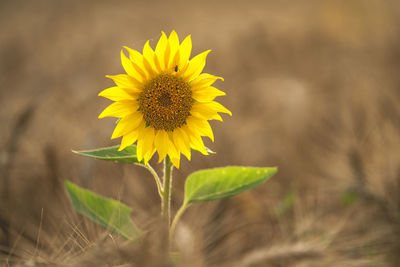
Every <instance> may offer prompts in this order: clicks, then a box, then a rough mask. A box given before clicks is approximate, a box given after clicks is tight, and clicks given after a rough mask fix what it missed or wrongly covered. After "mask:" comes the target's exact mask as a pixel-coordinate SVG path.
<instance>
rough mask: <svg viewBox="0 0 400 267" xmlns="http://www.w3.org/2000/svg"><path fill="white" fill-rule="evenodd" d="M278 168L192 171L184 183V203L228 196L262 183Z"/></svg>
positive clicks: (237, 167) (227, 168)
mask: <svg viewBox="0 0 400 267" xmlns="http://www.w3.org/2000/svg"><path fill="white" fill-rule="evenodd" d="M277 171H278V169H277V168H276V167H273V168H255V167H239V166H232V167H223V168H216V169H208V170H201V171H197V172H194V173H192V174H190V175H189V177H188V178H187V179H186V183H185V199H184V205H187V204H189V203H193V202H201V201H211V200H217V199H221V198H226V197H230V196H233V195H236V194H239V193H241V192H243V191H246V190H249V189H251V188H254V187H256V186H257V185H259V184H261V183H263V182H264V181H266V180H267V179H268V178H270V177H271V176H272V175H274V174H275V173H276V172H277Z"/></svg>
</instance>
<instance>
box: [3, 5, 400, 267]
mask: <svg viewBox="0 0 400 267" xmlns="http://www.w3.org/2000/svg"><path fill="white" fill-rule="evenodd" d="M0 25H1V34H0V59H1V61H0V84H1V89H0V149H1V151H0V153H1V154H0V197H1V201H0V212H1V213H0V262H1V264H2V265H4V266H15V265H25V266H42V265H53V266H54V265H55V266H120V265H124V264H127V265H125V266H128V264H132V266H171V263H170V262H168V256H167V255H165V253H164V252H163V250H165V236H163V235H162V234H161V233H160V232H161V231H159V223H158V216H159V208H160V207H159V199H158V195H157V192H156V187H155V185H154V184H153V183H154V182H153V180H152V178H151V176H150V175H149V174H148V173H146V171H145V170H142V169H140V168H138V167H135V166H130V165H123V164H122V165H121V164H115V163H110V162H100V161H95V160H92V159H87V158H82V157H79V156H77V155H74V154H73V153H71V149H75V150H83V149H90V148H96V147H101V146H108V145H112V144H117V143H118V141H119V140H114V141H111V140H110V136H111V133H112V131H113V127H114V122H115V121H114V120H113V119H103V120H98V119H97V116H98V114H99V113H100V112H101V111H102V110H103V109H104V108H105V107H106V106H107V105H108V104H110V103H111V102H110V101H108V100H106V99H102V98H101V97H97V94H98V93H99V92H100V91H101V90H102V89H105V88H108V87H110V86H112V85H113V83H112V81H111V80H108V79H106V78H105V77H104V75H107V74H119V73H122V71H123V69H122V66H121V63H120V56H119V53H120V50H121V48H122V46H123V45H126V46H129V47H132V48H135V49H138V50H141V49H142V47H143V45H144V43H145V42H146V41H147V40H151V45H152V46H153V47H154V45H155V43H156V41H157V40H158V38H159V36H160V32H161V30H163V31H165V32H166V33H167V34H169V33H170V32H171V30H173V29H175V30H176V31H177V32H178V35H179V36H180V38H181V40H183V38H184V37H185V36H186V35H188V34H192V40H193V50H194V51H193V54H192V55H195V54H197V53H199V52H201V51H204V50H206V49H212V50H213V51H212V53H211V54H210V55H209V57H208V60H207V65H206V69H205V71H206V72H208V73H212V74H215V75H219V76H223V77H224V78H225V82H218V83H217V84H216V87H218V88H220V89H221V90H223V91H225V92H226V93H227V95H226V96H225V97H221V98H219V101H220V102H221V103H223V104H224V105H225V106H227V107H228V108H229V109H230V110H231V111H232V112H233V116H232V117H224V119H225V121H224V122H223V123H220V122H215V123H214V122H213V123H212V126H213V129H214V133H215V143H211V142H209V140H207V145H208V146H209V147H210V148H212V149H213V150H214V151H216V152H217V154H216V155H213V156H208V157H204V156H202V155H200V153H196V152H194V153H193V159H192V161H191V162H188V161H187V160H186V159H183V160H182V163H181V168H180V169H179V170H175V171H174V174H175V176H174V186H175V191H174V199H173V208H174V211H176V209H177V208H178V207H179V205H180V203H181V200H182V195H183V192H182V191H183V183H184V179H185V177H186V176H187V175H188V174H189V173H191V172H193V171H195V170H197V169H200V168H210V167H217V166H224V165H250V166H278V167H279V173H278V174H277V175H276V176H274V177H273V178H272V179H271V180H269V181H268V182H267V183H265V184H263V185H262V186H260V187H258V188H257V189H255V190H251V191H249V192H246V193H244V194H241V195H239V196H236V197H233V198H230V199H227V200H224V201H219V202H215V203H206V204H200V205H196V206H193V207H192V208H190V209H189V210H188V211H187V213H186V214H185V215H184V216H183V218H182V222H181V223H180V224H179V226H178V229H177V249H178V250H179V251H180V252H181V259H180V264H179V266H400V238H399V236H400V235H399V234H400V135H399V130H400V75H399V68H400V4H399V2H398V1H396V0H388V1H380V0H369V1H365V0H352V1H346V0H338V1H334V0H326V1H318V0H314V1H287V0H284V1H272V0H271V1H236V0H234V1H232V0H231V1H225V0H221V1H196V2H192V1H175V2H167V1H51V0H49V1H42V0H40V1H11V0H8V1H6V0H2V1H1V2H0ZM153 163H154V164H155V162H153ZM158 167H159V166H158ZM65 179H69V180H71V181H74V182H76V183H78V184H79V185H81V186H83V187H86V188H88V189H91V190H93V191H95V192H97V193H100V194H103V195H106V196H108V197H113V198H116V199H120V200H121V201H123V202H124V203H126V204H128V205H130V206H132V207H133V209H134V212H133V219H134V220H135V222H137V224H139V225H140V227H141V228H144V229H147V230H149V231H150V233H151V234H149V236H148V237H147V239H146V240H145V242H144V243H143V244H141V245H138V244H129V243H127V242H124V240H123V239H122V238H119V237H118V236H115V235H109V233H108V232H107V231H105V230H103V229H102V228H101V227H98V226H96V225H94V224H93V223H91V222H90V221H88V220H87V219H85V218H83V217H82V216H80V215H78V214H76V212H75V211H74V210H73V208H72V205H71V203H70V201H69V200H68V198H67V195H66V193H65V191H64V188H63V181H64V180H65Z"/></svg>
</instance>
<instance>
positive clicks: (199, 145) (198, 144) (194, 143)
mask: <svg viewBox="0 0 400 267" xmlns="http://www.w3.org/2000/svg"><path fill="white" fill-rule="evenodd" d="M181 128H182V130H183V131H184V132H185V133H186V134H187V136H188V137H189V139H190V146H191V147H192V148H193V149H194V150H197V151H199V152H200V153H202V154H203V155H208V152H207V150H206V148H205V146H204V143H203V140H202V139H201V137H200V136H199V135H198V134H196V133H194V132H192V131H191V129H190V128H189V127H187V125H185V126H183V127H181Z"/></svg>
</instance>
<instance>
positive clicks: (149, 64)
mask: <svg viewBox="0 0 400 267" xmlns="http://www.w3.org/2000/svg"><path fill="white" fill-rule="evenodd" d="M143 65H144V66H145V68H146V70H147V72H148V73H149V74H150V76H154V74H155V73H154V71H155V70H156V67H155V65H154V51H153V49H152V48H151V47H150V44H149V41H147V42H146V44H145V45H144V47H143Z"/></svg>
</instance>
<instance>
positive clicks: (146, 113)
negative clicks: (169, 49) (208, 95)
mask: <svg viewBox="0 0 400 267" xmlns="http://www.w3.org/2000/svg"><path fill="white" fill-rule="evenodd" d="M192 105H193V98H192V90H191V89H190V85H189V83H187V82H184V81H183V80H182V79H180V78H178V77H175V76H173V75H171V74H168V73H166V74H160V75H158V76H157V77H155V78H153V79H152V80H150V81H149V82H147V83H146V84H145V86H144V89H143V91H142V92H141V93H140V95H139V106H140V110H141V111H142V113H143V119H144V120H145V122H146V124H147V125H148V126H152V127H153V128H154V129H156V130H165V131H173V130H174V129H176V128H179V127H181V126H182V125H183V124H185V123H186V119H187V117H189V115H190V110H191V109H192Z"/></svg>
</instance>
